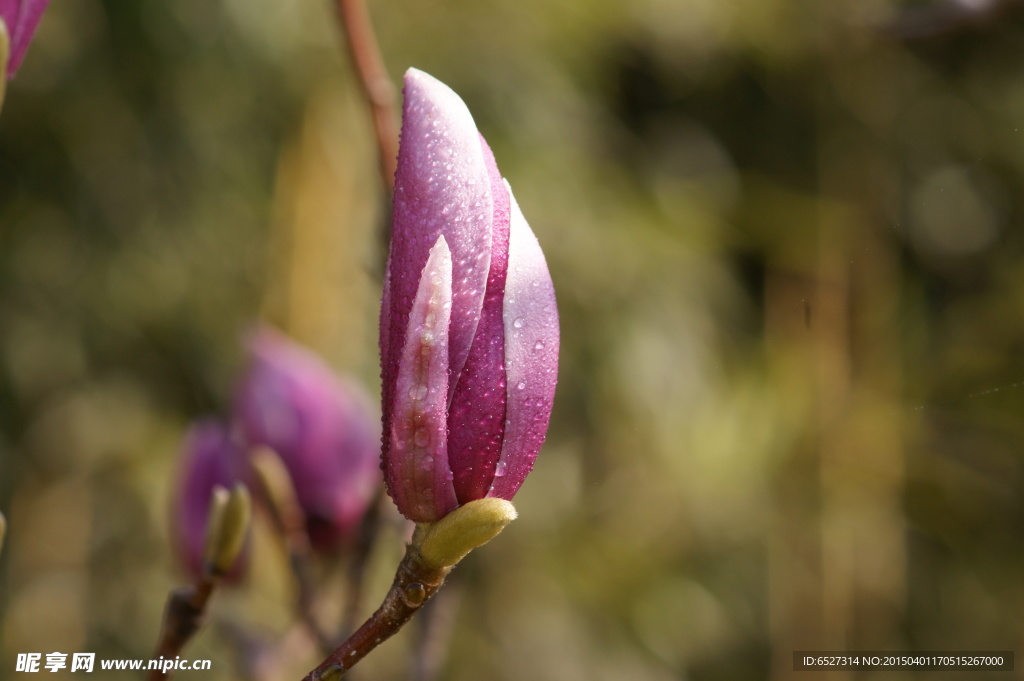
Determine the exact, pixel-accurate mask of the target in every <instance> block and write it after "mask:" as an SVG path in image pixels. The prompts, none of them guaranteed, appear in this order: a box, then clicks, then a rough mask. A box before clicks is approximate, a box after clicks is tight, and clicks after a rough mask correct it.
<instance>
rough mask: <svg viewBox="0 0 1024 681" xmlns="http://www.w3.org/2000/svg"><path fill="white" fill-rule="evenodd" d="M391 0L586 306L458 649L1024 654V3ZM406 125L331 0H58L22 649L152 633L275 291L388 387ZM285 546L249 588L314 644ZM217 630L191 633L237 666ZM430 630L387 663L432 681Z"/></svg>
mask: <svg viewBox="0 0 1024 681" xmlns="http://www.w3.org/2000/svg"><path fill="white" fill-rule="evenodd" d="M963 4H964V5H966V4H967V3H963ZM370 9H371V11H372V13H373V15H374V20H375V23H376V25H377V28H378V31H379V37H380V42H381V45H382V48H383V51H384V54H385V59H386V61H387V63H388V66H389V68H390V70H391V73H392V75H393V76H394V77H395V79H396V81H397V79H399V78H400V76H401V73H402V72H403V71H404V69H405V68H406V67H407V66H411V65H415V66H417V67H419V68H421V69H424V70H426V71H428V72H430V73H432V74H433V75H435V76H437V77H439V78H440V79H442V80H443V81H445V82H446V83H448V84H449V85H451V86H452V88H453V89H455V90H456V91H457V92H459V93H460V94H461V95H462V97H463V98H464V99H465V100H466V102H467V104H468V105H469V107H470V109H471V111H473V113H474V116H475V118H476V120H477V122H478V125H479V127H480V129H481V130H482V131H483V132H484V134H485V135H486V136H487V138H488V140H489V141H490V143H491V145H492V147H493V148H494V151H495V154H496V156H497V158H498V161H499V163H500V165H501V168H502V171H503V173H504V174H505V176H506V177H507V178H508V179H509V181H510V182H511V184H512V185H513V187H514V188H515V191H516V197H517V199H518V201H519V203H520V205H521V206H522V207H523V210H524V213H525V214H526V215H527V217H528V219H529V220H530V222H531V225H532V226H533V228H534V231H535V232H536V233H537V235H538V237H539V239H540V241H541V244H542V245H543V247H544V249H545V252H546V254H547V257H548V262H549V265H550V268H551V271H552V275H553V278H554V281H555V286H556V289H557V292H558V296H559V306H560V310H561V314H562V329H563V331H562V333H563V349H562V360H561V362H562V364H561V380H560V384H559V392H558V396H557V400H556V404H555V411H554V418H553V422H552V427H551V432H550V435H549V439H548V444H547V445H546V446H545V449H544V451H543V452H542V455H541V457H540V459H539V460H538V466H537V469H536V471H535V472H534V474H533V475H532V476H531V478H530V479H529V481H528V482H527V483H526V485H525V486H524V488H523V490H522V492H521V493H520V494H519V496H517V499H516V504H517V507H518V508H519V510H520V513H521V519H520V520H519V521H517V522H516V523H514V524H513V525H512V526H510V528H509V529H508V530H506V532H505V533H504V534H503V535H502V536H501V538H500V539H499V540H497V541H495V542H494V543H493V544H492V545H490V546H488V547H487V548H486V549H485V550H482V551H479V552H477V554H476V555H474V556H472V557H471V558H470V559H469V561H468V562H467V563H466V564H464V565H462V566H460V567H459V569H458V571H457V573H456V575H455V577H454V578H453V581H454V583H453V585H452V586H451V587H447V588H450V589H451V591H452V592H453V593H457V594H458V596H459V598H458V604H459V605H460V607H459V608H458V612H457V613H455V614H454V615H453V617H454V620H453V621H454V624H453V626H454V630H453V632H452V635H451V650H450V654H449V656H448V658H447V661H446V662H445V663H444V665H443V667H442V672H441V678H444V679H452V680H454V681H461V680H469V679H481V678H488V679H509V680H512V679H536V680H539V681H542V680H547V679H551V680H556V679H557V680H558V681H575V680H577V679H579V680H583V679H588V680H590V679H609V680H611V679H624V678H629V679H634V678H635V679H651V680H654V681H659V680H662V679H683V678H685V679H695V680H726V679H777V678H786V677H789V676H790V675H791V673H792V672H791V653H792V651H793V650H795V649H824V650H827V649H832V650H844V649H846V650H856V649H895V650H899V649H916V650H951V649H960V650H965V649H990V650H991V649H1004V650H1005V649H1013V648H1015V647H1019V646H1018V644H1019V643H1020V642H1021V639H1022V637H1024V626H1022V624H1021V618H1020V616H1019V613H1020V612H1021V611H1022V608H1024V591H1022V578H1021V575H1022V574H1024V549H1022V543H1021V541H1020V537H1021V534H1022V531H1024V503H1022V499H1024V497H1022V493H1021V492H1022V488H1024V458H1022V451H1024V450H1022V444H1024V419H1022V418H1021V416H1020V415H1021V412H1022V407H1024V353H1022V350H1024V321H1022V319H1024V315H1022V309H1024V308H1022V305H1024V232H1022V230H1021V229H1020V223H1021V220H1022V215H1024V203H1022V198H1021V197H1024V191H1022V189H1024V132H1022V131H1021V126H1022V121H1024V80H1022V79H1021V76H1020V74H1021V73H1022V72H1024V49H1022V47H1024V16H1022V15H1021V14H1020V13H1018V12H1014V11H1009V12H1005V13H1001V14H998V15H996V16H994V17H992V18H991V20H990V21H985V22H978V23H977V24H975V23H968V24H967V25H962V26H961V25H950V26H949V27H948V28H950V29H951V30H949V31H943V32H940V34H938V35H925V36H919V35H916V34H915V35H911V34H913V33H915V31H917V30H918V29H919V28H920V27H919V25H918V24H917V23H914V21H917V18H918V15H917V14H913V15H909V16H910V19H913V20H914V21H911V20H910V19H906V16H908V15H905V14H904V13H905V12H911V11H913V12H923V11H926V10H927V9H928V6H927V4H926V3H917V4H913V5H909V6H902V5H899V4H897V3H895V2H888V1H886V0H872V1H871V2H865V1H864V0H849V1H847V0H841V1H838V0H837V1H834V2H821V3H804V2H797V1H795V0H730V1H729V2H724V1H713V0H671V1H669V0H636V1H634V2H628V3H627V2H613V1H609V0H604V1H600V0H598V1H591V2H572V1H570V0H565V1H560V2H542V1H540V0H523V1H521V2H515V3H513V2H498V1H496V0H476V1H473V2H470V1H468V0H438V1H434V2H422V1H416V0H391V1H388V2H383V1H381V2H374V3H373V4H372V5H371V8H370ZM900 16H904V17H905V18H904V20H902V21H903V23H900V22H901V20H900V19H899V18H898V17H900ZM920 16H924V17H925V19H927V15H920ZM893 22H896V24H898V25H899V26H900V31H901V32H902V35H896V34H894V32H893V31H891V30H886V28H885V27H890V28H891V27H892V26H893V25H894V23H893ZM925 25H926V28H927V22H926V24H925ZM900 31H897V32H896V33H899V32H900ZM924 32H927V31H924ZM374 153H375V152H374V148H373V144H372V136H371V132H370V128H369V122H368V117H367V115H366V112H365V109H364V106H363V103H362V102H361V101H360V99H359V97H358V91H357V89H356V87H355V83H354V81H353V78H352V75H351V71H350V68H349V65H348V63H347V62H346V59H345V57H344V51H343V50H342V49H341V43H340V38H339V35H338V31H337V27H336V25H335V23H334V17H333V13H332V8H331V7H330V4H329V3H328V2H326V1H324V2H305V3H299V2H273V1H271V0H247V1H241V0H223V1H222V2H209V1H208V0H176V1H175V2H165V1H162V0H138V1H136V2H127V3H126V2H115V1H114V0H75V1H74V2H61V1H60V0H58V1H57V2H54V3H53V6H52V7H51V9H50V10H49V11H48V13H47V15H46V16H45V17H44V20H43V22H42V25H41V28H40V33H39V36H38V39H37V41H36V43H35V44H34V45H33V47H32V49H31V50H30V52H29V54H28V57H27V59H26V61H25V63H24V65H23V67H22V70H21V72H20V73H19V75H18V77H17V78H16V79H15V80H14V81H13V82H12V83H11V87H10V88H9V90H8V97H7V104H6V106H5V109H4V111H3V114H2V117H0V508H2V509H3V510H4V512H5V513H6V514H7V515H8V518H9V520H10V523H11V530H10V532H9V538H8V543H7V546H6V547H5V549H4V552H3V554H2V556H0V579H2V585H3V586H2V589H0V669H2V671H0V675H7V674H12V675H13V672H12V670H13V669H14V656H15V655H16V653H18V652H26V651H38V652H44V653H45V652H52V651H63V652H68V653H70V652H85V651H94V652H97V654H98V655H99V656H100V657H135V658H144V657H148V655H149V654H150V651H151V649H152V645H153V643H154V641H155V637H156V634H157V629H158V626H159V619H160V612H161V609H162V605H163V601H164V598H165V595H166V593H167V590H168V589H169V588H171V587H172V586H174V585H175V584H177V583H179V582H180V580H181V579H182V577H181V575H180V573H179V572H178V571H177V568H176V564H175V561H174V559H173V556H172V555H171V552H170V549H169V546H168V539H167V535H168V528H167V525H168V513H167V511H168V506H169V504H170V499H169V494H170V489H171V487H172V483H173V479H174V466H175V459H176V456H177V449H178V447H179V445H180V440H181V436H182V432H183V429H184V427H185V425H186V424H187V422H188V421H189V420H190V419H192V418H194V417H196V416H200V415H203V414H206V413H210V412H211V411H216V410H220V409H223V408H224V405H225V404H226V402H227V401H228V400H229V399H230V392H231V385H232V381H233V380H234V377H235V376H236V375H237V372H238V370H239V367H240V361H241V348H240V343H239V338H240V334H241V332H242V331H243V330H244V329H245V328H247V326H248V325H250V324H251V323H252V322H253V321H254V320H256V319H259V318H263V319H267V320H270V321H272V322H274V323H276V324H278V325H279V326H282V327H283V328H285V329H286V330H288V331H289V332H290V333H291V334H293V335H294V336H295V337H296V338H298V339H299V340H301V341H303V342H305V343H307V344H309V345H310V346H312V347H313V348H315V349H316V350H318V351H320V352H321V353H323V354H324V355H325V356H326V357H327V358H328V359H329V360H330V362H331V363H332V364H333V365H334V366H335V367H337V368H338V369H339V370H342V371H346V372H350V373H352V374H355V375H356V376H357V377H358V378H360V379H362V380H363V381H364V383H365V384H366V385H367V386H368V387H369V389H370V390H377V388H376V387H375V386H376V385H377V375H378V360H377V349H376V314H377V305H378V299H379V276H380V272H381V269H382V260H383V247H382V241H381V237H380V226H381V223H382V220H383V216H384V210H383V207H382V191H381V189H380V188H379V186H378V178H377V175H376V160H375V158H374ZM388 532H389V533H390V534H387V535H386V536H385V537H384V541H382V544H381V548H380V549H379V553H380V554H381V555H380V556H379V560H378V562H379V571H378V572H377V573H375V575H376V576H375V579H376V580H377V581H376V582H375V584H376V586H374V587H373V588H375V589H376V590H375V591H374V590H371V595H370V597H371V598H376V597H378V595H379V594H383V590H384V589H385V588H386V584H387V583H389V581H390V576H391V575H390V574H389V572H390V570H391V569H393V568H392V567H391V566H393V564H394V559H395V555H393V554H397V552H398V551H399V550H400V548H399V544H400V542H399V539H398V536H399V529H398V527H397V521H394V523H393V525H392V526H391V528H390V529H389V530H388ZM264 539H267V540H266V541H261V540H260V538H259V537H257V542H256V544H257V551H258V552H262V553H261V556H262V557H261V559H260V560H259V561H258V564H259V568H258V569H257V572H256V574H255V575H254V576H253V578H252V579H251V580H250V583H249V584H248V586H247V587H246V589H245V590H241V591H239V592H238V593H232V594H228V593H222V594H219V595H218V600H217V602H216V603H215V605H214V613H215V617H214V619H215V620H218V621H221V620H225V619H229V618H231V617H235V616H238V617H242V618H244V619H245V620H246V621H248V622H250V623H251V624H252V625H253V626H254V627H255V628H257V629H258V630H260V631H261V632H262V634H263V635H265V636H267V637H269V638H273V639H279V638H287V636H288V635H289V634H286V630H287V628H288V627H287V622H288V618H289V615H288V608H287V601H288V597H289V596H288V589H289V585H288V582H287V580H286V579H285V576H284V569H283V564H282V559H281V557H280V555H279V554H278V553H277V552H276V551H275V550H274V547H273V543H272V542H271V541H269V539H268V538H264ZM259 546H262V547H263V548H259ZM378 573H379V574H378ZM217 628H218V627H216V626H215V627H213V628H212V629H211V630H208V631H206V632H205V633H204V634H203V635H201V637H200V638H199V639H198V640H197V641H196V642H195V643H194V644H193V645H192V646H191V647H190V648H189V649H188V650H187V651H186V653H187V654H188V655H189V656H193V657H211V658H213V660H214V670H213V672H212V673H203V674H204V678H210V679H228V678H237V677H238V676H239V672H238V671H236V666H235V662H234V655H233V653H232V651H233V650H234V648H235V646H233V645H231V644H230V637H226V636H225V635H224V632H223V631H221V632H220V634H218V632H217V631H214V629H217ZM219 628H223V627H219ZM417 636H418V633H417V630H416V628H415V627H411V628H410V629H409V630H408V631H406V632H403V633H402V634H401V635H400V637H399V638H397V639H396V640H395V641H393V642H391V643H389V644H387V646H388V647H389V648H390V649H391V652H390V653H388V652H386V651H387V648H385V650H382V651H381V652H379V653H377V654H376V655H373V656H371V657H370V658H368V660H367V661H366V662H365V663H364V664H365V669H364V672H363V674H364V675H363V678H366V679H371V678H373V679H378V678H379V679H400V678H407V671H406V670H407V661H406V660H405V658H404V656H403V655H402V654H401V652H402V651H403V650H405V649H407V648H409V647H411V646H412V645H413V644H414V642H415V639H416V637H417ZM314 658H315V654H314V653H313V652H312V651H310V650H308V649H303V648H302V647H301V646H298V647H297V648H296V652H295V653H294V655H293V659H290V660H288V661H287V664H285V665H284V669H283V670H282V672H281V676H280V678H298V676H299V674H301V673H303V672H304V671H306V670H307V669H309V668H310V667H311V666H312V665H313V663H314V662H316V661H317V660H316V659H314ZM1018 664H1019V663H1018ZM119 674H120V676H119V678H120V677H123V675H124V674H125V672H120V673H119ZM927 674H928V678H957V676H956V675H955V674H939V675H937V676H936V675H934V674H935V673H934V672H929V673H927ZM97 675H98V676H99V675H100V673H99V672H97ZM922 675H923V674H922ZM192 676H196V673H194V672H193V673H192ZM852 676H854V675H853V674H849V673H848V674H841V673H837V674H835V675H834V677H835V678H846V677H852ZM879 676H881V675H879ZM996 676H997V675H995V674H993V678H995V677H996ZM817 678H823V677H817ZM858 678H873V677H871V676H870V675H867V674H860V675H858ZM885 678H887V679H898V678H908V679H909V678H916V676H915V675H913V674H910V673H906V674H902V675H901V674H896V673H886V674H885ZM960 678H968V677H967V676H963V677H960Z"/></svg>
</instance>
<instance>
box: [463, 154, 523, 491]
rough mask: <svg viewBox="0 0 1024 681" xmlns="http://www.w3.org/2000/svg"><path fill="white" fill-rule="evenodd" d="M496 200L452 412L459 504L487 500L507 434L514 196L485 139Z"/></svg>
mask: <svg viewBox="0 0 1024 681" xmlns="http://www.w3.org/2000/svg"><path fill="white" fill-rule="evenodd" d="M480 144H481V145H482V146H483V150H484V159H485V161H486V162H487V169H488V172H489V173H490V182H491V191H492V196H493V197H494V217H493V221H492V223H493V227H492V229H493V231H492V245H493V250H492V251H491V270H490V273H489V275H488V277H487V292H486V294H485V295H484V306H483V311H482V316H481V317H480V324H479V325H478V326H477V331H476V337H475V338H474V339H473V346H472V348H471V349H470V352H469V357H468V358H467V359H466V365H465V367H463V369H462V374H461V375H460V376H459V382H458V385H457V386H456V387H455V393H454V396H453V398H452V403H451V407H450V408H449V412H448V463H449V465H450V466H451V468H452V470H453V471H454V472H455V494H456V496H458V499H459V503H460V504H464V503H466V502H468V501H473V500H474V499H482V498H484V497H485V496H487V490H488V489H490V486H491V481H492V479H493V478H494V471H495V469H496V468H497V465H498V457H499V456H500V455H501V440H502V436H503V435H504V431H505V366H504V364H505V323H504V320H503V318H502V299H503V298H504V294H505V275H506V273H507V270H508V235H509V194H508V189H507V188H506V187H505V184H504V182H503V181H502V179H501V173H500V172H498V166H497V165H496V164H495V162H494V154H492V153H491V149H490V147H488V146H487V142H486V141H484V139H483V137H481V138H480Z"/></svg>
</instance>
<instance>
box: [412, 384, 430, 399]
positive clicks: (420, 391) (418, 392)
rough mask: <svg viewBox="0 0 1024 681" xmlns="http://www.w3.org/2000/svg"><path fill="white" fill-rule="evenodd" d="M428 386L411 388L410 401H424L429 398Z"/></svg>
mask: <svg viewBox="0 0 1024 681" xmlns="http://www.w3.org/2000/svg"><path fill="white" fill-rule="evenodd" d="M427 392H428V390H427V386H425V385H414V386H413V387H411V388H409V399H411V400H422V399H424V398H425V397H426V396H427Z"/></svg>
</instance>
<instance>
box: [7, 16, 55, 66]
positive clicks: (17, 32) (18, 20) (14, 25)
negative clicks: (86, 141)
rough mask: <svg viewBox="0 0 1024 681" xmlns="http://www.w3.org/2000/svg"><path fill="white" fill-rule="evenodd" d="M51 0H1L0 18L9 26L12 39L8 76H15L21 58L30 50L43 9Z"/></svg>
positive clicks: (8, 30) (8, 31)
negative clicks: (29, 45)
mask: <svg viewBox="0 0 1024 681" xmlns="http://www.w3.org/2000/svg"><path fill="white" fill-rule="evenodd" d="M49 2H50V0H0V19H3V21H4V24H6V26H7V35H8V37H9V39H10V43H11V45H10V55H9V57H8V62H7V78H12V77H14V73H15V71H17V70H18V67H19V66H20V65H21V60H22V59H23V58H24V56H25V52H26V51H27V50H28V44H29V43H30V42H31V41H32V36H33V35H34V34H35V32H36V27H37V26H38V25H39V20H40V19H41V18H42V17H43V10H45V9H46V6H47V5H48V4H49Z"/></svg>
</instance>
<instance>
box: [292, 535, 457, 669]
mask: <svg viewBox="0 0 1024 681" xmlns="http://www.w3.org/2000/svg"><path fill="white" fill-rule="evenodd" d="M450 570H451V567H442V568H437V567H432V566H430V565H428V564H427V563H426V561H425V560H424V559H423V557H422V555H421V554H420V550H419V543H418V542H417V541H416V539H415V537H414V539H413V543H412V544H410V545H409V546H408V547H407V548H406V551H405V557H404V558H403V559H402V562H401V563H400V564H399V566H398V571H397V572H396V573H395V580H394V582H393V583H392V584H391V588H390V589H389V590H388V593H387V596H385V597H384V603H383V604H382V605H381V606H380V608H378V609H377V612H375V613H373V615H371V616H370V619H368V620H367V621H366V623H365V624H363V626H361V627H359V629H358V630H357V631H356V632H355V633H354V634H352V636H350V637H349V638H348V639H347V640H346V641H345V642H344V643H342V644H341V646H339V647H338V649H337V650H335V651H334V652H333V653H331V654H330V655H329V656H328V657H327V659H326V660H324V661H323V662H321V663H320V665H319V666H318V667H317V668H316V669H314V670H313V671H311V672H310V673H309V674H307V675H306V676H305V678H304V679H303V681H334V680H335V679H339V678H341V676H342V675H343V674H344V673H345V672H347V671H348V670H349V669H351V668H352V667H354V666H355V665H356V663H358V662H359V661H360V660H362V659H363V658H364V657H366V655H367V654H368V653H370V651H372V650H373V649H374V648H376V647H377V646H379V645H380V644H381V643H383V642H384V641H386V640H387V639H389V638H391V637H392V636H394V635H395V634H396V633H398V630H399V629H401V628H402V627H403V626H404V625H405V623H406V622H408V621H409V620H410V619H411V618H412V616H413V615H414V614H416V611H417V610H419V609H420V608H421V607H423V604H424V603H426V602H427V601H428V600H429V599H430V597H431V596H433V595H434V594H435V593H437V590H438V589H440V588H441V585H442V584H443V583H444V578H445V576H447V574H448V572H449V571H450Z"/></svg>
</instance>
